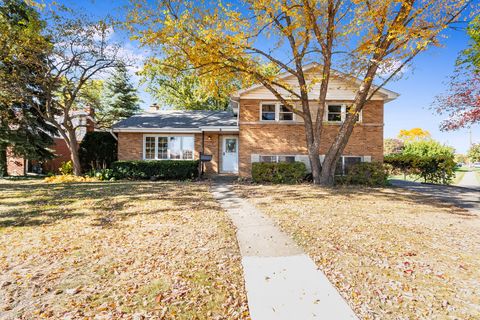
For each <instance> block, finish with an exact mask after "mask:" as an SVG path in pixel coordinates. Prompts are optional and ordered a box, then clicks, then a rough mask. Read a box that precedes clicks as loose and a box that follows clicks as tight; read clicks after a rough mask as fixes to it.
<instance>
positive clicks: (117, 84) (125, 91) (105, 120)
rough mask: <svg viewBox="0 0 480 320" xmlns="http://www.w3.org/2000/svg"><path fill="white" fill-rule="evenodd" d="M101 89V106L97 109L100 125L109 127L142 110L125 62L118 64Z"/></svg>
mask: <svg viewBox="0 0 480 320" xmlns="http://www.w3.org/2000/svg"><path fill="white" fill-rule="evenodd" d="M100 91H101V94H100V96H101V101H100V107H99V109H98V110H97V111H96V116H97V122H98V124H99V126H100V127H104V128H109V127H111V126H112V124H114V123H115V122H117V121H119V120H122V119H125V118H128V117H131V116H132V115H134V114H135V113H137V112H138V111H140V107H139V104H138V103H139V101H140V99H139V97H138V94H137V90H136V89H135V88H134V87H133V85H132V83H131V81H130V76H129V74H128V70H127V68H126V66H125V65H124V64H122V63H119V64H117V66H116V67H115V71H114V73H113V75H112V76H111V77H110V78H108V79H107V81H105V83H104V84H103V86H102V88H101V89H100Z"/></svg>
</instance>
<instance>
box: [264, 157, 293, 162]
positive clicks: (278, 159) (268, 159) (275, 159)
mask: <svg viewBox="0 0 480 320" xmlns="http://www.w3.org/2000/svg"><path fill="white" fill-rule="evenodd" d="M259 161H260V162H272V163H276V162H287V163H292V162H295V156H260V157H259Z"/></svg>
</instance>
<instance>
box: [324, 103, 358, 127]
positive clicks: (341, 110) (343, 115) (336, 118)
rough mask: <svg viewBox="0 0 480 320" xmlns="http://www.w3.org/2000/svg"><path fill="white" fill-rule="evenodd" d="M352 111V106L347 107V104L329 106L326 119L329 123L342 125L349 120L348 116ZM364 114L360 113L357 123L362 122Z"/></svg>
mask: <svg viewBox="0 0 480 320" xmlns="http://www.w3.org/2000/svg"><path fill="white" fill-rule="evenodd" d="M351 109H352V106H347V105H345V104H329V105H327V113H326V115H325V118H326V120H327V121H328V122H333V123H342V122H343V121H345V119H347V114H348V113H349V112H350V110H351ZM361 115H362V112H361V111H360V113H359V114H357V122H360V121H361Z"/></svg>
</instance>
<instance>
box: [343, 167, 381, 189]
mask: <svg viewBox="0 0 480 320" xmlns="http://www.w3.org/2000/svg"><path fill="white" fill-rule="evenodd" d="M341 178H342V179H340V181H341V182H343V183H345V184H357V185H364V186H370V187H380V186H385V185H387V180H388V170H387V169H386V168H385V166H384V165H383V164H382V163H380V162H361V163H356V164H354V165H353V166H352V167H350V168H349V170H348V172H347V174H346V175H345V176H344V177H341Z"/></svg>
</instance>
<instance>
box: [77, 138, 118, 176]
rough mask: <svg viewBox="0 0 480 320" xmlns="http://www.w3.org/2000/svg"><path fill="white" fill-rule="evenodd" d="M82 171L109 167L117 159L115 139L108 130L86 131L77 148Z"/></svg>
mask: <svg viewBox="0 0 480 320" xmlns="http://www.w3.org/2000/svg"><path fill="white" fill-rule="evenodd" d="M78 155H79V157H80V163H81V165H82V170H83V172H87V171H90V170H98V169H106V168H110V166H111V164H112V163H113V162H114V161H116V160H117V140H115V138H114V137H113V136H112V134H111V133H110V132H101V131H94V132H87V133H86V134H85V137H84V138H83V140H82V142H81V143H80V147H79V150H78Z"/></svg>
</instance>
